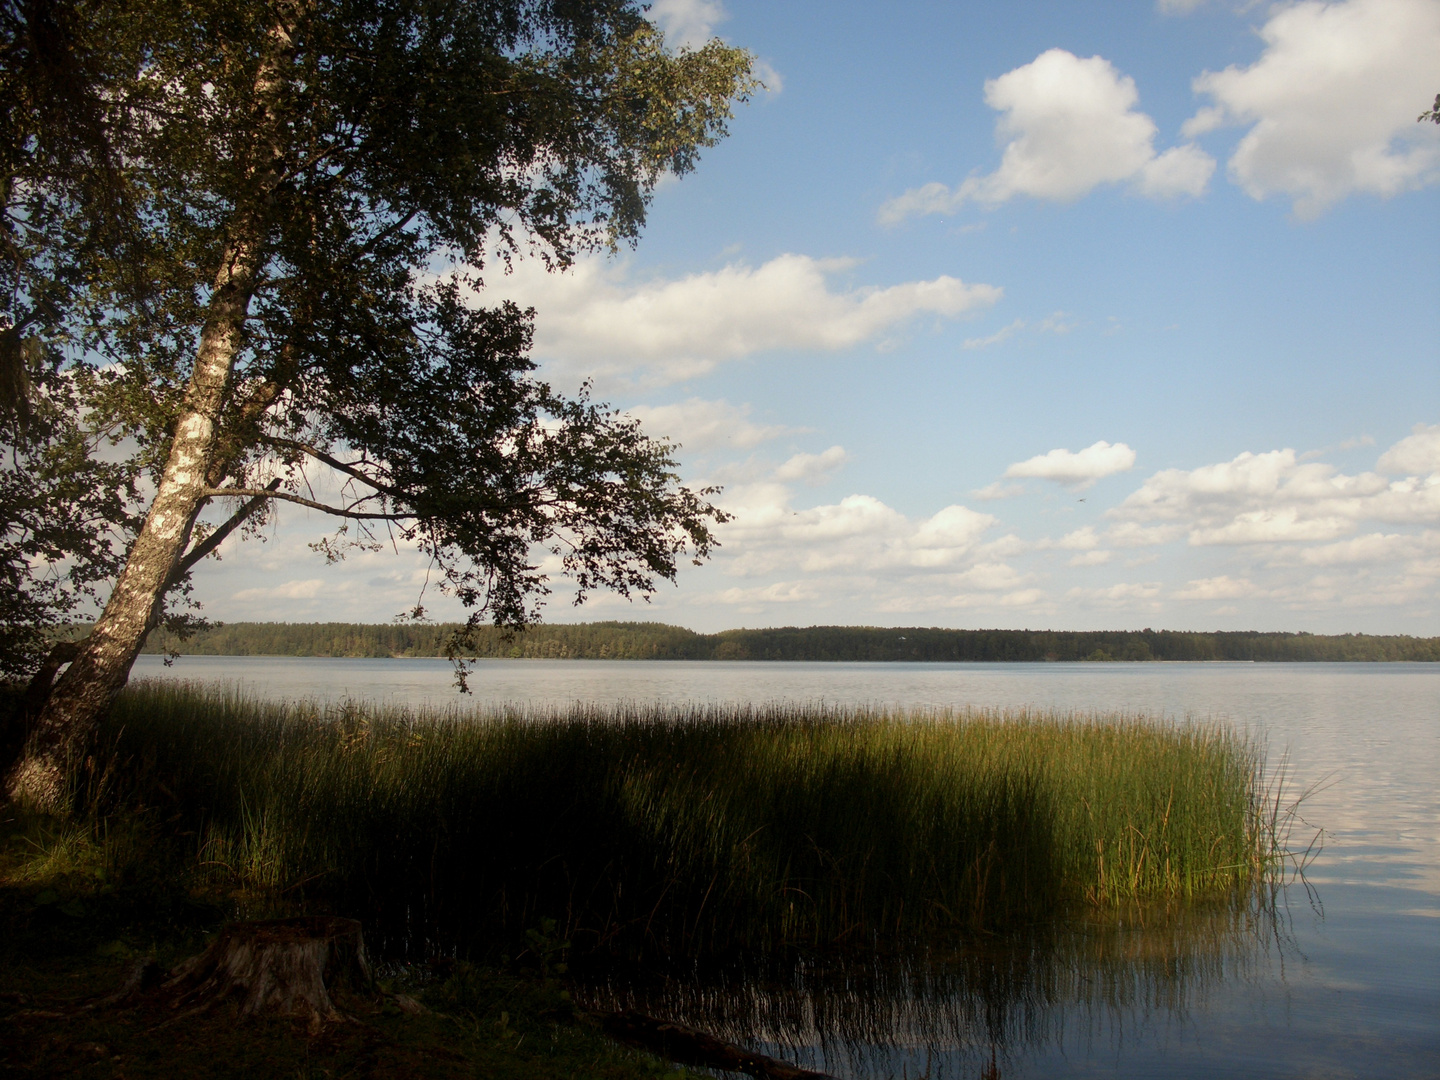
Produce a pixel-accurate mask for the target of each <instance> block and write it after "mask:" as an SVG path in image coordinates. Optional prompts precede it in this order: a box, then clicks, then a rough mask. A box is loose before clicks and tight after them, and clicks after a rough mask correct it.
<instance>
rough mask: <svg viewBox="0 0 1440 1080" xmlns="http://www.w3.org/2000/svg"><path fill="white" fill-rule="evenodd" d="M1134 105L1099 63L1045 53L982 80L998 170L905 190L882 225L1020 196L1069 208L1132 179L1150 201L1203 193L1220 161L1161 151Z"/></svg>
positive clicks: (1130, 90)
mask: <svg viewBox="0 0 1440 1080" xmlns="http://www.w3.org/2000/svg"><path fill="white" fill-rule="evenodd" d="M1138 101H1139V93H1138V92H1137V91H1136V89H1135V80H1134V79H1131V78H1130V77H1129V76H1127V75H1121V74H1120V72H1118V71H1117V70H1116V69H1115V67H1114V65H1112V64H1111V63H1110V61H1108V60H1106V59H1104V58H1103V57H1100V56H1092V57H1090V58H1089V59H1083V60H1082V59H1081V58H1080V57H1078V56H1075V55H1074V54H1073V53H1069V52H1066V51H1065V50H1064V49H1051V50H1049V51H1048V52H1044V53H1041V54H1040V55H1039V56H1038V57H1036V58H1035V59H1034V60H1033V61H1031V62H1030V63H1028V64H1026V65H1024V66H1023V67H1018V68H1016V69H1015V70H1014V71H1010V72H1007V73H1006V74H1004V75H1001V76H1000V77H999V78H998V79H990V80H988V81H987V82H986V83H985V103H986V104H987V105H989V106H990V107H991V108H992V109H995V110H997V111H998V112H1000V113H1002V114H1003V115H1002V116H1001V118H1000V119H999V121H998V122H997V124H996V134H997V136H998V137H999V138H1000V139H1001V140H1002V141H1004V143H1005V150H1004V153H1003V155H1002V157H1001V161H1000V167H999V168H998V169H996V170H995V172H993V173H991V174H990V175H988V176H972V177H970V178H969V179H968V180H966V181H965V182H964V183H962V184H960V185H959V186H958V187H956V188H953V189H951V188H948V187H946V186H945V185H944V184H939V183H931V184H926V185H924V186H923V187H919V188H915V189H912V190H910V191H907V192H905V193H904V194H903V195H900V196H899V197H897V198H895V199H892V200H891V201H889V202H887V203H886V204H885V205H884V206H882V207H881V209H880V213H879V220H880V222H881V224H884V225H894V224H897V223H899V222H900V221H903V220H904V219H905V218H907V217H913V216H916V215H921V214H946V213H952V212H954V211H955V210H957V209H958V208H959V207H960V206H962V205H963V204H964V203H966V202H968V201H973V202H978V203H981V204H985V205H990V206H994V205H997V204H999V203H1002V202H1005V201H1006V200H1008V199H1011V198H1014V197H1015V196H1017V195H1028V196H1030V197H1032V198H1036V199H1050V200H1054V201H1058V202H1069V201H1072V200H1075V199H1078V198H1080V197H1081V196H1083V195H1087V194H1089V193H1090V192H1091V191H1093V190H1094V189H1095V188H1097V187H1099V186H1100V185H1102V184H1120V183H1125V182H1127V181H1128V182H1130V183H1131V184H1132V185H1133V186H1134V188H1135V190H1136V191H1138V192H1139V193H1140V194H1142V195H1146V196H1148V197H1150V198H1170V197H1174V196H1179V195H1189V196H1199V195H1201V194H1202V193H1203V192H1204V191H1205V187H1206V185H1207V184H1208V183H1209V180H1210V174H1211V173H1212V172H1213V171H1214V169H1215V162H1214V160H1213V159H1212V158H1211V157H1210V156H1209V155H1208V154H1206V153H1205V152H1204V151H1203V150H1201V149H1200V148H1199V147H1196V146H1194V145H1190V144H1187V145H1184V146H1178V147H1174V148H1172V149H1169V150H1166V151H1165V152H1164V153H1162V154H1157V153H1156V151H1155V145H1154V143H1155V135H1156V130H1157V129H1156V127H1155V122H1154V121H1153V120H1151V119H1150V117H1149V116H1147V115H1146V114H1145V113H1142V112H1139V111H1137V110H1136V109H1135V105H1136V103H1137V102H1138Z"/></svg>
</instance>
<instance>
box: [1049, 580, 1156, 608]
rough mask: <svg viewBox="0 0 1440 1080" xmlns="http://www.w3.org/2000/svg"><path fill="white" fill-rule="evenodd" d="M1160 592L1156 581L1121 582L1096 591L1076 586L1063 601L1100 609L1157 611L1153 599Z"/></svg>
mask: <svg viewBox="0 0 1440 1080" xmlns="http://www.w3.org/2000/svg"><path fill="white" fill-rule="evenodd" d="M1160 590H1161V585H1160V582H1158V581H1140V582H1125V581H1122V582H1119V583H1117V584H1115V585H1106V586H1103V587H1101V588H1096V589H1082V588H1079V587H1078V586H1077V587H1076V588H1073V589H1070V590H1069V591H1068V592H1067V593H1066V594H1065V599H1066V600H1069V601H1071V602H1072V603H1073V602H1076V601H1080V602H1084V603H1087V604H1089V605H1091V606H1093V607H1100V608H1111V609H1116V610H1119V609H1134V610H1139V611H1158V610H1160V605H1159V604H1158V603H1156V602H1155V598H1156V597H1158V596H1159V595H1160Z"/></svg>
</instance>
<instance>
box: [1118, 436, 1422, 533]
mask: <svg viewBox="0 0 1440 1080" xmlns="http://www.w3.org/2000/svg"><path fill="white" fill-rule="evenodd" d="M1431 430H1432V429H1430V428H1427V427H1425V426H1424V425H1420V426H1419V427H1417V428H1416V431H1415V434H1413V435H1411V436H1409V437H1407V438H1406V439H1403V440H1401V441H1400V442H1399V443H1397V444H1396V445H1395V446H1393V447H1391V448H1390V449H1389V450H1388V451H1386V452H1385V453H1384V454H1382V455H1381V457H1380V461H1381V462H1382V463H1385V465H1386V466H1387V468H1389V470H1390V471H1403V472H1409V471H1411V470H1410V467H1411V466H1415V467H1429V466H1431V465H1434V464H1435V462H1434V461H1433V459H1432V458H1431V457H1430V456H1429V455H1430V452H1431V448H1430V443H1429V441H1428V440H1429V437H1430V433H1431ZM1107 513H1108V516H1110V517H1112V518H1115V519H1118V520H1119V521H1121V522H1123V523H1129V524H1132V525H1137V526H1142V527H1143V526H1144V525H1146V524H1148V523H1151V522H1166V523H1170V524H1172V525H1173V526H1174V527H1176V528H1178V529H1181V530H1183V531H1185V532H1186V533H1188V536H1189V542H1190V543H1191V544H1192V545H1215V544H1275V543H1305V542H1319V541H1329V540H1336V539H1339V538H1340V537H1342V536H1345V535H1346V534H1348V533H1352V532H1354V531H1355V530H1356V529H1357V528H1358V527H1359V525H1360V524H1361V523H1362V522H1364V521H1380V522H1389V523H1395V524H1431V523H1436V522H1440V471H1436V472H1432V473H1430V475H1428V476H1423V477H1422V476H1415V475H1410V476H1406V477H1405V478H1403V479H1400V480H1387V479H1386V478H1385V477H1384V476H1382V475H1380V474H1379V473H1374V472H1364V473H1360V474H1358V475H1354V476H1351V475H1346V474H1344V473H1341V472H1340V471H1339V470H1338V469H1337V468H1335V466H1333V465H1328V464H1324V463H1322V462H1308V461H1302V460H1300V459H1299V457H1298V456H1297V455H1296V453H1295V451H1294V450H1289V449H1287V450H1272V451H1268V452H1266V453H1262V454H1255V453H1250V452H1246V453H1243V454H1240V455H1238V456H1236V457H1235V458H1233V459H1232V460H1230V461H1227V462H1221V463H1218V464H1215V465H1205V466H1201V467H1200V468H1198V469H1191V470H1182V469H1166V470H1164V471H1162V472H1158V473H1156V474H1155V475H1154V476H1151V477H1150V478H1149V479H1148V480H1146V481H1145V483H1144V484H1142V485H1141V486H1140V488H1139V489H1138V490H1136V491H1135V492H1133V493H1132V494H1131V495H1130V496H1129V497H1127V498H1126V499H1125V501H1124V502H1123V503H1122V504H1121V505H1120V506H1119V507H1117V508H1115V509H1113V510H1110V511H1108V512H1107Z"/></svg>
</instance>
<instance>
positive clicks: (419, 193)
mask: <svg viewBox="0 0 1440 1080" xmlns="http://www.w3.org/2000/svg"><path fill="white" fill-rule="evenodd" d="M29 2H30V7H28V8H26V9H25V11H22V12H21V17H19V18H18V20H16V19H12V22H15V23H16V25H20V26H22V27H24V26H27V25H29V24H28V23H27V22H26V20H27V19H30V20H31V21H32V22H33V20H34V17H35V14H34V13H35V11H37V10H39V11H41V12H42V13H43V12H46V11H48V12H52V13H53V12H54V11H55V10H57V9H58V5H59V4H60V3H61V0H49V2H48V3H46V2H45V0H29ZM12 10H19V9H18V8H16V7H15V6H14V5H13V4H12ZM27 11H28V12H29V13H30V14H29V15H26V14H25V12H27ZM64 13H65V17H64V19H63V20H59V22H62V23H63V24H64V26H65V27H66V28H68V29H67V32H68V33H69V34H70V37H69V39H68V43H67V46H66V47H67V49H68V51H69V52H70V53H71V54H73V56H75V57H78V58H79V60H78V61H77V63H76V64H75V67H76V70H77V72H78V75H77V77H76V82H77V84H78V85H79V89H78V90H77V91H76V92H77V93H79V94H81V95H82V97H83V101H84V102H85V103H87V107H89V108H91V110H92V113H93V123H91V124H88V125H82V126H83V127H84V130H83V131H82V132H81V134H82V135H84V136H85V137H84V138H74V137H71V136H69V135H66V133H65V131H63V130H61V131H60V132H59V134H57V135H56V136H55V137H54V140H53V142H52V137H51V135H50V133H49V132H48V131H47V130H46V128H45V127H44V125H43V123H42V121H41V119H40V118H39V116H38V113H37V112H36V110H34V109H32V110H31V111H30V112H29V113H26V112H25V111H24V110H23V109H21V110H19V112H18V116H19V119H18V120H15V121H14V122H11V123H10V124H9V127H8V129H7V131H6V132H5V133H4V134H5V135H6V136H7V137H8V138H10V139H11V145H10V146H9V148H8V149H7V150H6V153H7V155H8V157H7V159H6V161H5V164H6V167H7V169H8V170H9V176H8V179H7V180H6V181H5V183H6V187H5V190H4V195H5V198H6V205H5V212H6V228H7V230H8V235H9V236H10V237H11V238H12V243H11V248H12V251H13V252H14V255H13V257H12V259H11V260H10V263H9V264H8V265H7V266H6V267H5V269H4V271H3V272H4V273H6V274H8V275H10V276H11V280H10V281H7V282H6V284H7V285H9V286H10V288H9V289H8V290H7V291H8V292H9V293H10V294H11V298H10V299H7V301H6V302H7V303H8V304H9V305H10V307H9V309H8V310H6V312H5V319H6V321H7V323H8V325H9V327H11V328H17V327H21V326H22V325H23V326H24V327H25V328H26V332H27V333H28V334H29V335H30V337H31V338H33V339H34V340H36V341H38V342H39V344H40V349H41V351H42V352H43V353H44V354H45V355H46V356H47V357H50V360H49V369H48V375H47V376H46V378H47V379H48V383H49V386H50V388H51V391H50V392H51V394H52V396H53V397H55V398H56V401H57V402H58V403H59V404H57V406H56V407H57V408H58V407H60V406H61V405H63V406H64V409H63V410H62V411H63V412H64V415H65V416H66V417H67V418H68V419H67V423H68V424H69V426H70V427H71V428H73V429H75V431H76V432H77V433H78V434H77V435H76V436H75V438H78V439H79V443H78V444H76V445H79V446H81V447H82V448H83V449H84V450H85V451H86V453H85V455H84V456H85V467H86V468H87V469H94V468H96V467H97V466H98V465H99V464H101V463H102V461H101V459H102V458H103V457H104V455H102V454H100V453H98V452H97V447H99V446H100V444H101V443H102V442H106V441H108V443H109V450H108V451H107V452H108V453H109V454H110V455H111V457H115V456H119V457H120V458H122V459H123V460H122V465H121V466H119V467H118V472H117V473H116V475H114V476H112V477H109V480H110V481H111V482H112V484H111V489H110V490H111V491H112V492H113V496H112V502H115V503H116V505H114V506H109V507H107V508H106V520H105V521H104V522H103V529H102V528H99V527H98V526H97V527H96V529H95V530H92V535H95V536H98V535H99V534H100V533H101V532H104V533H105V535H106V536H107V537H109V538H110V540H109V545H110V548H111V549H112V550H114V551H116V552H118V554H117V555H116V557H115V562H116V564H117V565H118V566H119V572H118V574H117V576H116V577H115V579H114V585H113V588H112V589H111V591H110V594H109V597H108V600H107V602H106V604H105V606H104V610H103V613H102V614H101V615H100V617H99V618H98V620H97V621H96V622H95V625H94V627H93V629H92V631H91V632H90V634H89V636H88V637H87V638H86V639H85V640H84V641H83V642H82V643H81V644H80V645H79V646H78V647H75V648H73V650H72V651H73V652H74V656H73V660H72V661H71V663H70V665H69V667H68V669H67V670H66V671H65V672H64V674H63V675H61V677H60V679H59V680H58V682H56V683H55V686H54V688H53V691H51V692H50V693H49V696H48V700H46V701H45V704H44V706H43V708H42V709H41V710H40V712H39V714H38V716H37V717H36V718H35V720H34V721H33V724H32V727H31V731H30V733H29V736H28V738H27V741H26V744H25V750H24V753H23V754H22V756H21V757H20V759H19V760H18V761H17V762H16V763H15V764H14V766H13V767H12V768H11V769H10V771H9V774H8V777H7V781H6V784H7V791H8V794H9V795H10V796H11V797H12V798H14V799H17V800H20V801H23V802H25V803H27V804H30V805H33V806H36V807H39V808H42V809H49V810H58V811H64V810H65V808H66V805H67V803H66V799H67V795H66V791H67V776H68V775H69V773H70V770H71V768H72V766H73V763H74V762H75V760H76V759H77V755H79V754H80V753H82V752H83V750H84V748H85V746H86V742H87V740H88V739H89V737H90V735H91V733H92V732H93V729H94V726H95V724H96V723H97V722H98V720H99V718H100V717H101V716H102V715H103V714H104V712H105V710H106V709H107V708H108V706H109V703H110V702H111V701H112V700H113V697H114V695H115V694H116V693H118V692H119V690H120V688H121V687H122V686H123V685H124V683H125V681H126V678H127V677H128V673H129V669H130V666H131V664H132V663H133V661H134V658H135V655H136V653H137V652H138V650H139V649H140V647H141V645H142V644H143V642H144V640H145V637H146V635H147V634H148V633H149V632H150V630H151V629H152V628H153V627H154V626H156V625H157V624H158V623H159V622H160V621H161V620H162V619H164V618H166V617H167V616H173V615H175V614H176V612H174V611H172V610H171V608H170V607H169V606H168V605H169V604H170V602H171V600H172V599H173V598H174V597H175V596H176V595H177V593H183V590H184V588H185V586H186V583H187V581H188V578H189V574H190V572H191V570H192V569H193V568H194V566H195V565H196V563H197V562H198V561H199V560H200V559H201V558H203V557H204V556H205V555H207V554H209V553H211V552H213V551H214V549H215V548H216V547H217V546H218V544H219V542H220V541H222V540H224V539H225V538H226V537H228V536H230V535H232V534H233V533H234V532H235V531H236V530H237V529H238V530H241V531H244V530H246V529H254V528H256V527H258V526H259V525H260V524H261V523H263V521H264V520H265V519H266V516H267V515H268V514H269V513H271V512H272V510H273V507H274V506H275V505H276V503H278V502H289V503H295V504H299V505H303V506H308V507H311V508H313V509H316V510H320V511H323V512H325V513H327V514H331V515H334V516H335V517H336V518H337V519H338V520H339V522H340V523H341V524H340V526H339V528H338V530H337V533H336V534H335V536H333V537H331V538H329V539H326V540H324V541H322V542H321V543H320V545H319V546H320V547H321V549H322V550H323V551H324V552H325V553H326V554H328V555H329V556H331V557H339V556H340V555H342V554H343V551H344V549H345V546H346V545H348V544H361V545H373V544H375V543H376V542H377V541H378V540H379V539H380V537H381V536H382V535H384V534H385V531H386V530H389V531H390V532H391V533H393V534H394V535H397V536H399V537H401V538H404V539H405V540H407V541H411V542H414V543H415V544H417V545H418V546H419V548H420V549H421V550H422V551H423V552H425V553H426V554H427V555H428V556H429V557H430V558H431V560H432V563H433V565H434V567H435V568H436V572H437V574H438V575H439V577H440V579H441V581H442V583H443V586H444V587H445V588H446V589H448V590H449V591H450V592H452V593H453V594H454V595H456V596H457V597H458V598H459V599H460V601H461V602H462V603H464V604H465V605H466V607H467V608H469V609H470V611H471V618H470V622H469V624H468V625H469V626H470V627H474V626H476V625H478V622H479V621H480V620H481V619H482V618H490V619H492V620H494V621H495V622H496V623H498V624H502V625H510V626H519V625H523V624H524V623H526V622H527V621H530V620H533V619H534V618H535V617H536V614H537V606H536V605H537V604H538V603H539V602H540V599H541V598H542V597H543V596H544V595H545V593H546V592H547V591H548V586H547V577H546V575H545V574H544V573H542V572H541V570H540V569H539V567H538V565H537V564H536V561H535V559H534V557H533V553H534V552H535V551H537V550H538V549H541V548H548V549H549V550H551V551H552V552H554V553H555V554H556V555H558V556H559V558H560V560H561V565H563V568H564V571H565V573H566V574H567V575H568V576H569V577H570V578H571V579H573V581H574V583H575V586H576V588H577V590H578V596H577V599H583V597H584V596H585V594H586V593H588V592H589V591H590V590H593V589H597V588H609V589H613V590H617V591H619V592H620V593H622V594H624V595H632V594H640V595H646V594H648V593H649V592H650V591H651V590H653V588H654V587H655V586H656V583H657V582H658V580H660V579H670V578H673V576H674V574H675V572H676V564H677V561H678V560H679V559H680V558H681V557H682V556H684V555H686V554H689V555H690V556H692V557H693V558H695V559H700V558H703V557H704V556H705V555H707V554H708V552H709V550H710V548H711V546H712V545H713V543H714V538H713V536H712V534H711V531H710V526H711V524H712V523H714V522H716V521H719V520H722V519H723V515H721V514H720V512H719V511H717V510H716V509H715V508H714V507H712V506H710V505H709V503H708V502H707V496H709V495H710V494H712V492H711V491H709V490H708V489H707V490H703V491H698V492H696V491H690V490H688V489H686V488H684V487H681V486H679V483H678V479H677V477H676V475H675V471H674V461H673V458H672V449H673V448H672V447H671V446H670V444H669V443H666V442H663V441H655V440H652V439H650V438H648V437H647V436H646V435H645V434H644V433H643V432H642V431H641V430H640V429H639V427H638V426H637V425H636V424H635V423H634V422H633V421H629V420H627V419H625V418H623V417H621V416H619V415H617V414H615V413H613V412H611V411H609V410H608V409H607V408H605V407H604V406H600V405H597V404H595V403H593V402H591V401H590V400H589V398H588V394H587V393H586V392H585V391H584V390H582V392H581V393H580V394H579V395H578V396H577V397H575V398H565V397H563V396H561V395H559V394H557V393H556V392H554V391H553V390H552V389H551V388H550V387H549V386H547V385H546V384H545V383H543V382H541V381H539V380H538V379H536V378H535V377H534V375H533V370H534V366H533V364H532V362H531V361H530V360H529V358H528V348H529V345H530V338H531V329H532V324H533V317H534V313H533V312H530V311H521V310H519V309H517V308H516V307H515V306H513V305H511V304H508V303H498V304H493V305H491V306H488V307H487V306H482V305H481V304H480V303H479V301H478V300H477V296H481V295H483V293H481V292H480V291H479V290H481V289H483V287H484V284H485V280H486V277H487V275H489V276H492V277H493V274H494V273H495V272H496V271H497V270H499V269H503V268H504V267H506V266H508V264H509V262H510V260H511V259H512V258H514V257H517V256H522V255H523V256H526V257H533V258H540V259H542V260H544V261H545V264H546V265H547V266H549V267H551V268H552V269H553V268H563V267H564V266H566V265H568V264H569V263H570V262H571V261H572V260H573V259H574V258H575V256H576V255H577V254H578V253H580V252H582V251H585V250H593V249H597V248H601V247H605V246H609V247H611V248H613V247H614V246H616V245H618V244H620V243H627V242H633V241H634V239H635V238H636V237H637V235H638V232H639V230H640V227H641V225H642V224H643V222H644V216H645V209H646V205H647V202H648V199H649V195H650V192H651V191H652V190H653V187H654V185H655V184H656V182H657V181H658V180H659V179H660V177H661V176H662V175H664V174H665V173H667V172H669V173H674V174H683V173H685V172H687V171H688V170H690V169H691V168H693V167H694V165H695V163H696V161H697V156H698V153H699V151H700V150H701V149H702V148H704V147H706V146H710V145H712V144H713V143H714V142H715V141H716V139H717V138H719V137H720V136H721V135H723V133H724V124H725V121H726V120H727V119H728V117H729V115H730V108H731V103H732V102H733V101H734V100H736V99H737V98H741V99H743V98H744V96H745V95H746V94H747V93H748V92H749V91H750V89H751V88H752V86H753V80H752V79H751V76H750V57H749V56H748V55H747V54H746V53H744V52H742V51H739V50H735V49H731V48H728V47H726V46H724V45H722V44H721V43H719V42H718V41H712V42H710V43H709V44H707V45H706V46H704V47H703V48H701V49H698V50H688V49H687V50H682V51H680V52H679V53H678V54H675V53H670V52H668V51H667V50H666V49H665V47H664V43H663V40H662V38H661V36H660V34H659V33H658V32H657V31H656V30H655V29H654V28H652V27H651V26H650V24H649V23H648V22H646V21H645V19H644V18H643V14H642V12H641V10H640V9H639V8H638V7H637V5H636V4H635V3H634V2H633V0H124V2H120V3H116V2H114V0H68V3H67V4H66V6H65V7H64ZM52 21H55V20H52ZM12 37H13V35H12ZM12 51H13V50H12ZM22 51H23V50H22ZM9 57H10V54H9V53H7V64H8V63H9V62H10V59H9ZM16 71H19V73H18V74H16V73H15V72H14V71H10V72H7V76H6V77H7V78H9V79H11V81H13V82H18V83H20V84H25V80H26V79H29V78H31V77H32V75H33V73H29V74H27V72H26V71H20V70H19V67H18V65H17V66H16ZM33 97H34V95H32V99H33ZM72 135H73V133H72ZM61 136H65V137H67V138H70V143H71V144H72V145H55V143H59V142H61V141H62V140H61ZM97 177H99V179H97ZM57 357H58V359H57ZM60 399H65V400H64V401H63V402H61V401H60ZM52 441H53V440H52ZM72 442H74V439H72ZM317 471H318V472H322V473H327V474H328V475H330V476H332V477H334V478H335V479H336V481H337V483H338V485H339V491H340V495H339V496H338V497H337V498H334V499H325V498H322V497H320V496H318V495H316V494H314V487H315V485H314V484H313V483H312V480H313V479H314V478H315V476H316V473H317ZM127 476H128V477H135V478H137V479H139V480H143V481H145V482H146V483H148V485H150V488H151V489H152V490H153V494H150V495H149V496H148V498H145V499H142V500H141V503H142V504H143V505H138V506H133V505H131V503H132V502H133V499H131V495H135V494H136V493H138V492H140V491H142V490H143V488H136V489H135V490H134V491H133V492H130V493H128V494H127V492H126V490H125V488H124V483H123V482H124V480H125V478H126V477H127ZM116 484H119V486H116ZM127 500H129V501H127ZM62 505H64V506H68V505H70V503H68V502H64V500H62ZM210 505H219V506H223V507H225V508H226V509H227V510H228V511H229V513H228V517H226V518H225V519H224V520H223V521H219V522H217V523H215V524H214V525H213V526H212V525H207V524H206V521H205V519H203V518H202V514H203V512H204V511H205V509H206V507H207V506H210ZM127 514H128V515H129V516H128V517H127ZM6 527H7V529H11V528H12V524H11V522H10V521H9V520H8V519H7V522H6ZM117 534H118V536H119V539H116V537H117ZM80 547H82V548H83V545H80ZM104 547H105V544H98V545H96V546H94V549H93V550H88V551H87V550H80V551H78V552H77V553H74V554H72V555H71V557H70V565H71V566H72V568H82V567H84V566H86V565H90V564H87V562H86V560H87V558H88V559H90V560H91V564H93V566H94V567H98V568H101V569H102V570H103V568H104V566H105V558H104V551H103V549H104ZM82 572H83V571H82Z"/></svg>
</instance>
